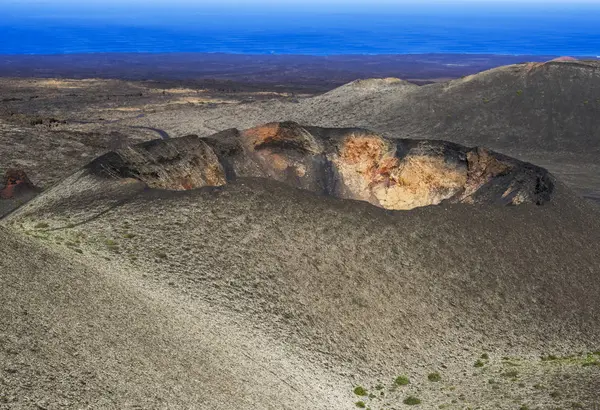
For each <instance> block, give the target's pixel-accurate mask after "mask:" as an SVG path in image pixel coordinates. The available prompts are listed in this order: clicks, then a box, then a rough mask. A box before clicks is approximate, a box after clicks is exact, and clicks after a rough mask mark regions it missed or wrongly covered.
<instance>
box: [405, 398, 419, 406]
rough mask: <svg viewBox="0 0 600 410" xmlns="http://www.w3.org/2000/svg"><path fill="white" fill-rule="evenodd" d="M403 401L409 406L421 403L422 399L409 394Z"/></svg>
mask: <svg viewBox="0 0 600 410" xmlns="http://www.w3.org/2000/svg"><path fill="white" fill-rule="evenodd" d="M403 403H404V404H406V405H408V406H415V405H417V404H421V400H420V399H418V398H416V397H415V396H408V397H407V398H405V399H404V401H403Z"/></svg>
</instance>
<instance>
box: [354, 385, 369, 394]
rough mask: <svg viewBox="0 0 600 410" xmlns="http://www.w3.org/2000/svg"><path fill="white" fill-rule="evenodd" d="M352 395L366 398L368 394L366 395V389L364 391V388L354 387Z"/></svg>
mask: <svg viewBox="0 0 600 410" xmlns="http://www.w3.org/2000/svg"><path fill="white" fill-rule="evenodd" d="M354 394H356V395H357V396H366V395H367V394H368V393H367V389H365V388H364V387H362V386H356V387H355V388H354Z"/></svg>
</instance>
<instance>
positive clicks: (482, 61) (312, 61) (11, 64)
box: [0, 53, 596, 91]
mask: <svg viewBox="0 0 600 410" xmlns="http://www.w3.org/2000/svg"><path fill="white" fill-rule="evenodd" d="M556 57H559V56H556V55H497V54H469V53H464V54H448V53H445V54H436V53H427V54H378V55H370V54H348V55H331V56H311V55H292V54H232V53H89V54H46V55H41V54H29V55H13V54H11V55H0V77H20V78H74V79H85V78H103V79H122V80H136V81H139V80H151V81H153V80H156V81H186V82H190V81H192V82H193V81H209V80H214V81H222V82H233V83H243V84H267V85H271V86H278V85H281V86H289V85H294V86H299V87H306V88H310V89H312V90H315V91H320V90H326V89H330V88H333V87H335V86H338V85H341V84H344V83H347V82H350V81H353V80H356V79H358V78H373V77H379V78H381V77H397V78H401V79H403V80H407V81H411V82H414V83H416V84H426V83H431V82H436V81H445V80H448V79H452V78H458V77H461V76H466V75H470V74H475V73H477V72H481V71H484V70H488V69H491V68H494V67H498V66H502V65H510V64H518V63H523V62H545V61H549V60H552V59H554V58H556ZM576 58H578V59H596V58H593V57H582V56H577V57H576Z"/></svg>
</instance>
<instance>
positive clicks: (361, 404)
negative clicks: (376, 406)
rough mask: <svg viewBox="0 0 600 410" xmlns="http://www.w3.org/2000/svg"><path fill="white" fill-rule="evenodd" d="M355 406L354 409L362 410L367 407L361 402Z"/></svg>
mask: <svg viewBox="0 0 600 410" xmlns="http://www.w3.org/2000/svg"><path fill="white" fill-rule="evenodd" d="M355 404H356V407H358V408H359V409H364V408H365V407H367V405H366V404H365V402H364V401H362V400H360V401H357V402H356V403H355Z"/></svg>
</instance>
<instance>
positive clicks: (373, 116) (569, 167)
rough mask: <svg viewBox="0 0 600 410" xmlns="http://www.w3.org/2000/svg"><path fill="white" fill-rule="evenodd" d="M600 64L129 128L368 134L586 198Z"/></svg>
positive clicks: (543, 66)
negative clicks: (300, 128) (489, 163)
mask: <svg viewBox="0 0 600 410" xmlns="http://www.w3.org/2000/svg"><path fill="white" fill-rule="evenodd" d="M599 90H600V63H599V62H597V61H570V60H567V61H549V62H546V63H526V64H525V63H524V64H517V65H511V66H504V67H499V68H495V69H492V70H489V71H484V72H481V73H479V74H475V75H472V76H467V77H465V78H461V79H457V80H452V81H449V82H444V83H436V84H429V85H424V86H416V85H414V84H410V83H408V82H406V81H402V80H398V79H390V78H388V79H368V80H357V81H354V82H351V83H349V84H346V85H344V86H342V87H339V88H337V89H334V90H332V91H329V92H327V93H325V94H322V95H320V96H317V97H313V98H307V99H301V100H299V101H298V102H295V103H294V102H285V101H278V100H273V101H267V102H256V103H253V104H243V105H235V104H233V105H228V106H221V107H217V108H214V107H212V108H210V109H209V108H203V107H200V108H189V109H182V110H178V111H176V112H168V113H152V114H148V115H147V116H145V117H144V118H137V119H134V120H130V121H129V122H128V123H130V124H136V125H147V126H155V127H159V128H163V129H165V130H167V131H168V132H169V133H170V135H184V134H188V133H196V134H199V135H210V134H212V133H214V132H215V131H219V130H222V129H226V128H231V127H235V128H248V127H252V126H255V125H258V124H261V123H265V122H270V121H288V120H293V121H296V122H298V123H300V124H311V125H318V126H323V127H362V128H368V129H371V130H374V131H377V132H380V133H383V134H384V135H386V136H388V137H391V138H414V139H443V140H447V141H452V142H456V143H459V144H464V145H468V146H483V147H488V148H491V149H494V150H497V151H500V152H502V153H505V154H508V155H511V156H514V157H517V158H518V159H521V160H525V161H529V162H533V163H536V164H538V165H541V166H544V167H547V168H548V169H549V170H550V171H551V172H553V173H554V174H555V175H557V176H559V177H560V178H562V179H563V180H565V182H568V183H569V184H570V185H571V186H573V187H575V188H576V189H578V192H580V193H581V194H584V195H590V196H595V195H597V193H598V192H600V181H599V180H598V178H597V177H596V176H597V175H598V172H600V166H599V164H600V115H599V114H600V91H599Z"/></svg>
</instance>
